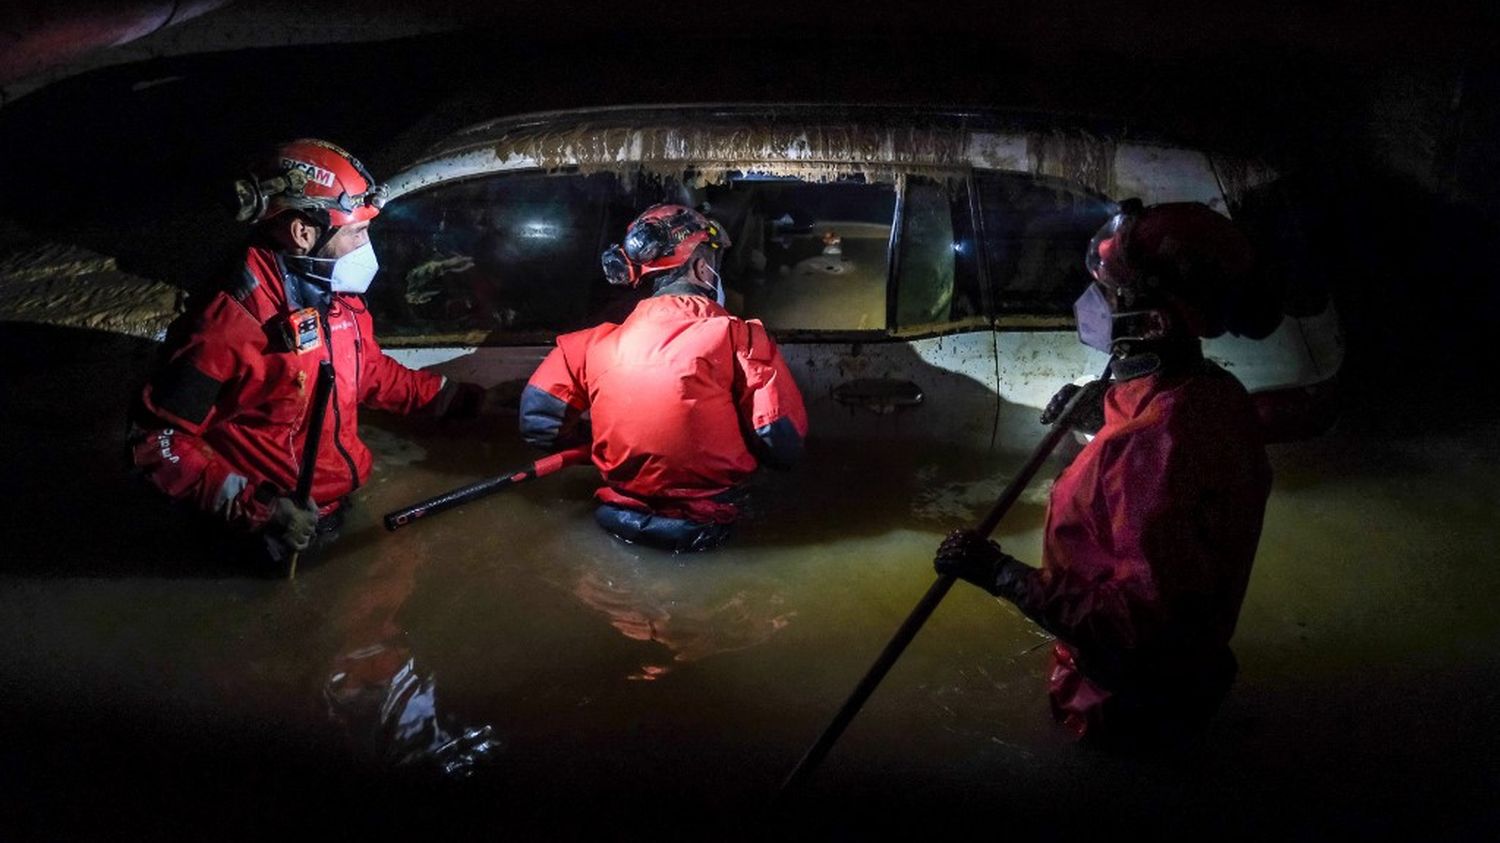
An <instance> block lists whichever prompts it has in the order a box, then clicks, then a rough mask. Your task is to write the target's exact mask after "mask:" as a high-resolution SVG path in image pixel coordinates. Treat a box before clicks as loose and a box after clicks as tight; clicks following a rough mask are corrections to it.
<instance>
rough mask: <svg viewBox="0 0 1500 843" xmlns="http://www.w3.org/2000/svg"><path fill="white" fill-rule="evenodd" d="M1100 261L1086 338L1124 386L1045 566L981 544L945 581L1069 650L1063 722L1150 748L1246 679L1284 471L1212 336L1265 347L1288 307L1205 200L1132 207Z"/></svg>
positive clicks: (1056, 490)
mask: <svg viewBox="0 0 1500 843" xmlns="http://www.w3.org/2000/svg"><path fill="white" fill-rule="evenodd" d="M1087 264H1088V268H1089V270H1090V272H1091V273H1092V275H1093V276H1094V279H1095V283H1093V284H1092V285H1090V287H1089V289H1088V290H1087V291H1086V292H1085V293H1084V294H1083V295H1082V296H1081V297H1080V298H1079V300H1078V302H1077V304H1076V305H1075V312H1076V315H1077V317H1078V332H1079V337H1080V339H1081V340H1082V342H1083V343H1084V344H1086V345H1088V346H1091V347H1093V348H1097V349H1099V350H1101V351H1107V352H1108V353H1110V354H1111V355H1112V362H1111V374H1112V376H1113V383H1112V384H1106V383H1105V382H1100V381H1095V382H1094V383H1093V384H1090V385H1089V386H1087V387H1084V389H1085V390H1087V393H1086V395H1084V396H1083V397H1081V399H1080V400H1081V402H1082V404H1081V406H1082V407H1084V408H1086V409H1091V410H1092V411H1093V412H1092V413H1091V414H1090V413H1085V414H1084V415H1085V416H1087V415H1093V416H1094V419H1093V421H1092V423H1088V422H1085V423H1084V424H1083V425H1082V426H1083V427H1084V428H1085V429H1088V430H1096V431H1097V433H1096V434H1095V436H1094V438H1093V440H1092V441H1090V442H1089V443H1088V444H1087V445H1086V446H1085V447H1084V448H1083V450H1082V452H1081V453H1079V455H1078V456H1077V458H1075V459H1074V461H1073V462H1072V464H1071V465H1069V466H1068V467H1067V468H1066V469H1065V470H1064V471H1063V472H1062V474H1061V475H1060V476H1059V477H1058V479H1057V481H1056V483H1055V484H1054V485H1053V487H1052V493H1051V499H1050V503H1049V506H1048V513H1047V525H1046V533H1045V537H1044V544H1043V549H1042V566H1041V568H1040V569H1038V568H1032V567H1031V566H1029V565H1027V564H1025V563H1023V562H1020V561H1018V560H1016V559H1014V558H1012V557H1010V556H1008V555H1007V554H1005V553H1004V552H1002V551H1001V550H1000V547H999V545H997V544H995V543H994V542H990V541H985V540H982V539H981V538H980V537H979V536H978V535H976V534H975V533H973V532H971V531H958V532H955V533H953V534H952V535H950V536H949V537H948V539H947V540H946V541H944V542H943V545H942V547H940V548H939V550H938V554H937V559H936V562H935V566H936V568H937V570H938V572H939V573H944V574H952V575H955V576H958V577H961V578H963V579H966V580H968V581H970V582H972V583H974V584H976V585H978V586H980V587H981V588H984V589H985V590H986V591H989V592H990V593H991V594H994V595H996V596H999V597H1003V598H1005V599H1007V600H1009V601H1011V602H1013V603H1014V604H1016V606H1017V607H1018V608H1019V609H1020V610H1021V611H1022V612H1023V613H1024V614H1025V615H1026V616H1027V617H1029V618H1031V619H1032V620H1034V621H1035V622H1036V623H1038V624H1039V625H1041V626H1042V627H1043V628H1044V629H1046V630H1047V631H1049V632H1051V633H1052V634H1054V635H1055V636H1057V642H1056V643H1055V645H1054V666H1053V669H1052V674H1051V678H1050V697H1051V703H1052V710H1053V713H1054V715H1056V716H1057V718H1058V719H1059V720H1061V721H1062V722H1063V723H1064V724H1066V725H1067V726H1068V727H1069V728H1071V729H1072V730H1073V731H1074V732H1075V733H1076V734H1078V735H1080V736H1087V737H1089V738H1090V739H1091V741H1097V742H1101V743H1104V744H1106V745H1116V746H1140V745H1141V744H1143V743H1146V744H1149V743H1153V742H1155V741H1156V740H1158V739H1161V738H1163V737H1166V736H1169V735H1184V734H1192V733H1193V732H1195V731H1196V730H1197V729H1199V728H1200V727H1201V726H1202V725H1204V724H1205V723H1206V722H1207V720H1208V718H1209V717H1210V716H1211V715H1212V713H1213V712H1214V711H1215V710H1216V709H1217V707H1218V705H1219V703H1220V701H1221V700H1222V698H1223V696H1224V695H1225V694H1226V693H1227V691H1228V689H1229V686H1230V684H1231V682H1232V681H1233V677H1234V674H1235V671H1236V662H1235V659H1234V656H1233V654H1232V653H1231V652H1230V650H1229V640H1230V638H1231V637H1232V636H1233V634H1234V627H1235V622H1236V620H1237V619H1238V617H1239V612H1240V604H1241V602H1242V601H1243V600H1244V597H1245V588H1246V584H1247V583H1248V582H1249V579H1250V568H1251V564H1252V563H1253V562H1254V560H1255V550H1256V545H1257V543H1258V542H1259V540H1260V532H1261V521H1262V518H1263V516H1264V514H1265V505H1266V498H1267V496H1268V495H1269V493H1270V488H1271V471H1270V466H1269V463H1268V462H1267V460H1266V454H1265V448H1264V446H1263V444H1262V435H1261V431H1260V429H1259V427H1258V423H1257V420H1256V416H1255V411H1254V409H1253V407H1252V405H1251V403H1250V400H1249V396H1248V395H1247V394H1246V392H1245V389H1244V387H1243V386H1241V385H1240V383H1239V381H1237V380H1236V379H1235V378H1234V377H1233V376H1232V375H1230V374H1228V373H1227V372H1225V371H1224V370H1223V369H1221V368H1219V367H1218V366H1216V365H1214V364H1213V363H1211V362H1209V361H1207V360H1205V359H1204V358H1203V354H1202V351H1201V347H1200V346H1201V343H1200V341H1199V338H1200V337H1213V336H1218V335H1219V334H1222V333H1223V332H1224V331H1225V330H1226V329H1228V330H1231V331H1233V332H1235V333H1237V334H1242V335H1249V336H1255V337H1263V336H1266V335H1267V334H1269V333H1270V331H1271V330H1272V329H1273V328H1274V327H1275V324H1276V322H1277V321H1278V320H1279V309H1278V308H1276V307H1275V305H1276V304H1278V303H1277V302H1275V301H1274V300H1273V298H1272V297H1270V296H1267V295H1264V294H1261V293H1258V292H1257V291H1256V290H1255V288H1254V284H1253V283H1252V281H1251V279H1252V278H1253V277H1254V276H1253V274H1252V273H1251V254H1250V248H1249V245H1248V243H1247V242H1246V241H1245V239H1244V238H1243V237H1242V236H1241V235H1240V234H1239V232H1238V231H1237V230H1236V229H1235V228H1234V226H1233V225H1232V224H1231V223H1230V222H1229V221H1228V220H1227V219H1225V218H1224V217H1222V216H1220V215H1219V214H1216V213H1214V212H1213V211H1211V210H1209V209H1208V208H1207V207H1206V206H1203V205H1200V204H1197V203H1173V204H1164V205H1155V206H1152V207H1149V208H1142V207H1141V206H1140V203H1139V201H1136V200H1129V201H1127V202H1126V203H1123V204H1122V206H1121V213H1119V214H1118V215H1117V216H1116V217H1115V218H1114V219H1112V220H1111V221H1110V222H1109V223H1107V224H1106V225H1105V226H1104V227H1103V228H1102V229H1100V231H1099V234H1098V235H1096V237H1095V238H1094V241H1093V243H1092V244H1091V246H1090V250H1089V253H1088V256H1087ZM1076 389H1077V388H1076V387H1071V386H1070V387H1065V388H1064V389H1063V391H1061V392H1059V393H1058V395H1057V397H1055V398H1054V399H1053V402H1052V405H1051V406H1049V407H1048V410H1047V412H1046V413H1044V415H1043V422H1051V421H1053V420H1055V417H1056V415H1057V414H1058V413H1059V412H1060V410H1061V408H1062V406H1063V405H1064V404H1065V403H1066V402H1067V400H1068V398H1070V397H1071V396H1072V394H1073V391H1074V390H1076ZM1075 418H1076V417H1075Z"/></svg>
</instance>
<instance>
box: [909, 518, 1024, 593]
mask: <svg viewBox="0 0 1500 843" xmlns="http://www.w3.org/2000/svg"><path fill="white" fill-rule="evenodd" d="M932 567H933V568H934V569H935V570H936V571H937V572H938V573H939V574H941V575H943V576H950V577H958V578H959V579H961V580H966V581H968V582H971V583H973V584H974V585H977V586H979V587H980V588H982V589H984V590H985V591H987V592H989V593H990V594H993V595H995V596H996V597H1004V598H1005V599H1007V600H1010V601H1015V600H1016V598H1017V596H1018V595H1019V594H1020V590H1021V589H1022V588H1023V587H1024V585H1025V582H1024V581H1025V580H1026V579H1027V577H1028V576H1029V575H1030V574H1031V573H1032V571H1033V570H1034V569H1033V568H1032V567H1031V566H1030V565H1027V564H1026V563H1024V562H1022V561H1020V560H1019V559H1016V558H1015V557H1013V556H1011V555H1010V554H1008V553H1006V552H1005V551H1003V550H1001V549H1000V545H998V544H996V543H995V542H994V541H991V540H990V539H985V538H981V537H980V535H979V534H978V533H976V532H974V531H973V530H954V531H953V532H951V533H949V534H948V537H947V538H946V539H943V543H942V544H941V545H938V551H937V556H936V557H935V558H934V559H933V560H932Z"/></svg>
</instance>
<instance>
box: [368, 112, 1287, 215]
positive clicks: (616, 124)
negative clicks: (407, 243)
mask: <svg viewBox="0 0 1500 843" xmlns="http://www.w3.org/2000/svg"><path fill="white" fill-rule="evenodd" d="M1127 147H1128V148H1131V149H1136V150H1139V149H1142V148H1149V149H1156V150H1183V151H1189V152H1190V153H1191V154H1194V155H1197V156H1199V158H1200V160H1201V159H1202V158H1203V156H1205V155H1206V154H1207V153H1206V152H1203V151H1202V150H1199V149H1195V148H1193V147H1190V146H1185V145H1183V144H1181V143H1178V142H1175V141H1173V140H1172V139H1170V138H1167V137H1165V136H1162V135H1155V134H1151V133H1148V132H1145V131H1142V130H1140V129H1139V128H1136V127H1131V126H1127V125H1125V124H1123V123H1120V122H1118V121H1109V120H1105V119H1100V118H1096V117H1091V116H1088V115H1077V114H1058V113H1044V112H1035V111H1032V112H1025V111H1014V110H1008V111H1001V110H995V109H983V108H945V107H934V106H891V105H858V104H814V103H790V104H681V105H626V106H610V107H599V108H582V109H572V110H564V111H548V112H538V113H532V114H520V115H514V116H508V117H502V118H497V119H493V120H487V121H485V122H483V123H478V124H475V125H472V126H468V127H466V128H464V129H461V130H459V131H457V132H454V133H453V134H451V135H449V136H448V137H446V138H444V139H443V140H442V141H439V142H438V143H436V144H434V145H433V146H431V147H430V148H429V149H428V150H427V151H426V152H425V153H424V154H423V155H422V156H421V157H420V158H419V159H418V160H417V161H415V162H413V164H412V165H411V166H409V167H407V168H406V169H404V170H403V171H402V172H401V173H399V174H397V175H396V176H395V177H393V178H392V179H391V183H390V189H391V195H392V196H393V197H394V196H399V195H401V194H403V193H407V192H410V191H412V190H417V189H420V188H422V187H425V186H428V185H431V184H435V183H440V182H446V181H451V180H454V179H459V178H467V177H472V176H477V175H483V174H488V173H495V172H504V171H512V170H535V169H541V170H548V171H556V170H562V169H574V170H577V171H580V172H599V171H608V172H620V173H623V172H626V171H636V170H645V171H647V172H659V173H661V174H663V175H674V176H681V175H682V174H683V172H684V170H687V169H690V170H692V171H693V172H694V174H695V178H696V179H697V180H699V181H700V182H714V181H719V180H722V178H723V177H725V176H726V175H727V174H730V173H735V172H744V171H755V172H765V173H770V174H773V175H787V176H796V177H800V178H810V179H815V180H832V179H837V178H842V177H845V176H848V175H851V174H856V173H857V174H860V175H862V176H864V177H866V178H872V179H877V180H879V179H888V178H894V177H895V176H896V175H897V174H899V173H922V172H930V173H932V174H934V175H938V176H943V175H951V174H954V173H958V172H962V171H964V170H967V169H968V168H971V167H977V168H986V169H996V170H1010V171H1017V172H1027V173H1033V174H1038V175H1048V176H1054V177H1059V178H1063V179H1066V180H1068V181H1071V182H1074V183H1077V184H1081V185H1084V186H1086V187H1088V188H1090V189H1092V190H1095V191H1097V192H1099V193H1102V194H1105V195H1115V193H1116V187H1117V185H1116V174H1115V169H1116V161H1117V159H1118V158H1119V154H1118V153H1119V152H1120V151H1121V150H1122V149H1123V148H1127ZM1137 157H1139V156H1137ZM1221 161H1222V162H1223V163H1224V165H1225V167H1226V169H1228V170H1229V171H1231V172H1232V173H1233V174H1234V176H1235V179H1236V180H1239V179H1241V178H1246V176H1245V174H1247V173H1250V174H1252V175H1251V176H1249V177H1248V178H1249V180H1250V181H1252V182H1256V183H1259V182H1261V181H1266V180H1269V179H1270V178H1271V177H1272V175H1273V174H1271V173H1270V171H1269V168H1267V167H1265V165H1264V164H1263V163H1261V162H1259V161H1251V160H1248V159H1242V158H1240V157H1237V156H1223V155H1220V154H1218V153H1215V154H1214V163H1215V164H1219V163H1220V162H1221ZM1205 163H1206V161H1205ZM1261 171H1264V172H1261ZM1255 174H1258V175H1255ZM1226 192H1229V191H1228V190H1227V188H1226Z"/></svg>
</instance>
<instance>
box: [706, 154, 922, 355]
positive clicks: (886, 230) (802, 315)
mask: <svg viewBox="0 0 1500 843" xmlns="http://www.w3.org/2000/svg"><path fill="white" fill-rule="evenodd" d="M702 198H703V200H704V202H705V204H706V210H707V212H708V214H709V215H710V216H713V217H714V218H716V219H718V220H719V221H720V222H722V223H723V224H724V227H725V229H726V230H727V231H728V232H729V236H730V238H731V239H732V240H733V243H734V245H733V246H732V247H731V248H730V249H729V251H728V252H726V253H725V256H724V265H723V267H722V271H723V274H724V281H725V288H726V289H727V290H728V292H729V298H730V302H729V303H730V306H731V309H732V310H735V311H736V312H737V313H739V314H740V315H743V316H749V317H755V318H758V319H761V320H763V321H764V322H765V323H766V325H767V326H769V327H771V328H772V329H782V330H808V331H818V330H824V331H858V330H883V329H884V328H885V327H886V287H887V282H888V280H889V277H890V241H891V225H892V221H893V219H894V218H895V213H896V191H895V188H894V186H892V185H886V184H865V183H862V182H856V181H845V182H828V183H819V182H804V181H798V180H795V179H769V178H753V177H750V178H733V179H730V180H728V181H727V182H726V183H724V184H720V185H712V186H709V187H707V188H705V189H704V191H703V197H702Z"/></svg>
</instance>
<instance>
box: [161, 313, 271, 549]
mask: <svg viewBox="0 0 1500 843" xmlns="http://www.w3.org/2000/svg"><path fill="white" fill-rule="evenodd" d="M233 307H237V305H233V304H232V303H230V302H229V300H228V299H227V298H225V299H221V300H219V301H216V302H214V303H213V304H210V306H209V307H208V308H207V309H205V311H204V312H203V314H202V315H200V316H199V317H198V324H197V325H195V326H194V328H193V330H192V333H191V334H190V335H189V336H188V338H187V340H186V341H185V342H184V343H183V345H182V347H181V348H179V349H177V350H176V351H175V352H173V353H172V354H171V355H170V356H169V357H168V358H167V361H166V363H165V364H164V365H162V366H161V367H160V368H159V369H158V370H157V372H156V373H155V375H154V376H153V377H152V379H151V382H150V383H148V384H147V385H146V387H145V389H144V390H142V392H141V401H140V409H141V412H140V413H139V414H138V416H139V418H138V421H139V422H140V423H141V425H142V426H143V428H144V430H143V431H142V432H141V433H139V434H138V435H137V438H136V440H135V445H134V448H133V452H132V457H133V461H134V463H135V465H136V467H137V468H139V469H140V470H141V471H142V472H143V473H144V474H145V477H146V479H147V480H148V481H149V482H150V483H151V484H152V485H153V486H155V487H156V488H157V489H159V490H160V491H161V492H162V493H163V494H165V495H166V496H167V497H168V498H170V499H172V500H174V501H182V502H184V503H187V504H189V505H191V506H193V507H195V508H197V509H199V510H201V511H203V512H212V513H216V514H218V515H220V516H222V517H223V518H224V519H225V520H226V521H228V522H230V523H232V524H236V525H238V526H242V527H246V528H249V529H255V528H258V527H260V526H261V525H263V524H264V523H265V521H266V519H267V518H268V517H269V515H270V502H271V500H272V499H274V497H275V492H276V490H274V489H272V488H270V487H269V486H268V485H267V484H266V483H265V480H264V478H260V477H250V476H247V475H246V474H244V473H241V472H239V471H237V470H235V469H234V468H233V467H231V466H230V465H228V464H227V463H226V462H225V461H224V460H223V459H222V458H220V457H219V455H218V454H217V453H215V452H214V450H213V448H211V447H209V445H208V444H207V443H206V442H204V441H203V438H202V434H203V433H205V432H206V431H208V430H209V429H211V428H212V427H214V426H215V425H218V424H222V423H224V422H226V421H227V420H229V419H230V418H232V417H233V415H234V408H235V407H236V406H237V405H238V402H237V401H236V400H235V397H234V396H235V394H236V392H237V390H238V387H239V380H240V377H241V371H242V367H241V364H240V361H239V359H238V357H237V356H236V354H235V352H234V348H235V346H236V343H235V337H236V331H237V330H238V329H239V328H240V327H241V326H239V325H238V324H237V322H236V320H235V319H234V318H233V317H234V315H235V314H234V312H233V311H232V310H230V309H229V308H233Z"/></svg>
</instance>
